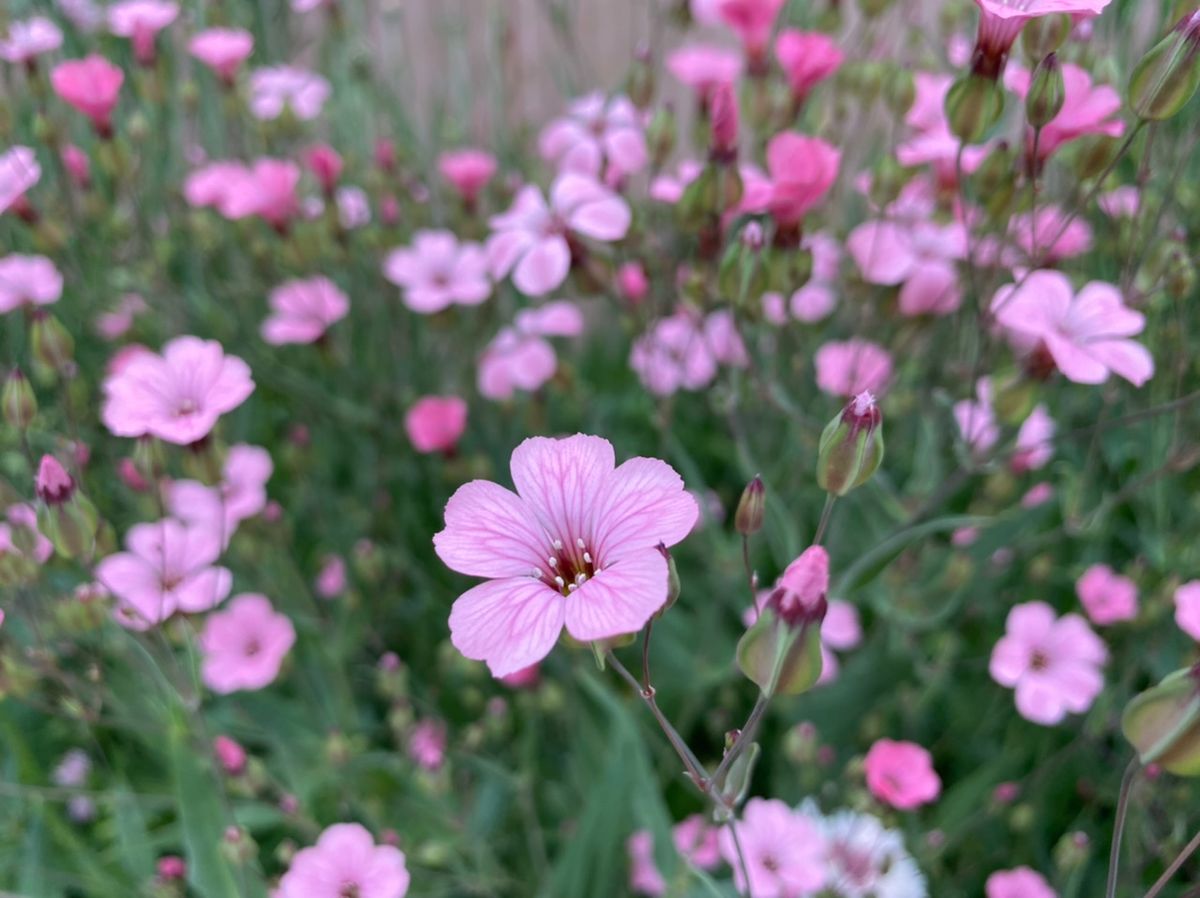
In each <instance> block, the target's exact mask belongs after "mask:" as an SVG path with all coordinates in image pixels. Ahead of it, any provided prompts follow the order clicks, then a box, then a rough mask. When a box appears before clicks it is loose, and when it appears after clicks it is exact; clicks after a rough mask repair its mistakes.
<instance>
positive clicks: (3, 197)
mask: <svg viewBox="0 0 1200 898" xmlns="http://www.w3.org/2000/svg"><path fill="white" fill-rule="evenodd" d="M41 177H42V167H41V166H40V165H38V161H37V156H35V155H34V154H33V150H31V149H30V148H29V147H22V146H15V147H12V148H10V149H8V150H6V151H5V152H4V153H0V213H3V212H5V211H7V210H8V209H9V208H10V207H12V206H14V205H18V204H19V203H20V202H22V201H23V200H24V196H25V191H26V190H28V189H29V188H30V187H32V186H33V185H34V184H36V183H37V182H38V179H40V178H41Z"/></svg>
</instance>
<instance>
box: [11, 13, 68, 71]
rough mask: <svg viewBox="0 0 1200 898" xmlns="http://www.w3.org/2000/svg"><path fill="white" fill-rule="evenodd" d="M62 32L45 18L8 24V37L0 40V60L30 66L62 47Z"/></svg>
mask: <svg viewBox="0 0 1200 898" xmlns="http://www.w3.org/2000/svg"><path fill="white" fill-rule="evenodd" d="M62 40H63V36H62V31H60V30H59V27H58V26H57V25H55V24H54V23H53V22H52V21H50V20H49V19H47V18H46V17H45V16H31V17H30V18H28V19H25V20H23V21H17V22H10V23H9V25H8V37H6V38H4V39H3V40H0V59H3V60H5V61H7V62H12V63H23V64H25V65H31V64H32V63H33V61H34V60H35V59H37V57H39V56H41V55H42V54H43V53H49V52H50V51H51V50H57V49H58V48H59V47H61V46H62Z"/></svg>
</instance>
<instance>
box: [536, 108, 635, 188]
mask: <svg viewBox="0 0 1200 898" xmlns="http://www.w3.org/2000/svg"><path fill="white" fill-rule="evenodd" d="M538 152H539V153H540V154H541V156H542V158H543V159H545V160H546V161H548V162H553V163H555V164H556V165H557V166H558V170H559V171H560V172H576V173H578V174H583V175H589V176H591V177H593V178H598V177H600V176H601V175H602V174H605V171H604V165H605V164H606V163H607V166H608V174H610V175H611V176H612V177H616V178H620V177H622V176H624V175H629V174H633V173H635V172H639V171H641V170H642V169H643V168H645V167H646V162H647V161H648V159H649V155H648V153H647V151H646V136H645V134H644V133H643V130H642V122H641V119H640V117H639V116H638V111H637V108H636V107H635V106H634V105H633V103H632V102H630V100H629V98H628V97H625V96H616V97H612V98H611V99H606V98H605V96H604V94H602V93H599V92H596V93H591V94H588V95H587V96H586V97H581V98H580V99H578V100H575V101H574V102H572V103H571V105H570V106H568V107H567V114H566V115H564V116H563V117H562V118H559V119H555V120H554V121H552V122H551V123H550V124H549V125H547V126H546V127H545V128H544V129H543V130H542V133H541V135H540V136H539V138H538Z"/></svg>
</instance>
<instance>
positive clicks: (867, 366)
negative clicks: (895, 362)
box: [813, 339, 892, 397]
mask: <svg viewBox="0 0 1200 898" xmlns="http://www.w3.org/2000/svg"><path fill="white" fill-rule="evenodd" d="M813 362H814V364H815V365H816V369H817V386H818V387H820V388H821V389H822V390H823V391H824V392H826V393H828V394H829V395H831V396H846V397H850V396H857V395H858V394H859V393H862V392H864V391H866V392H869V393H875V394H879V393H882V392H883V391H884V389H885V388H886V387H887V383H888V381H889V380H891V378H892V357H891V355H889V354H888V351H887V350H886V349H884V348H883V347H882V346H880V345H878V344H877V343H871V342H869V341H867V340H859V339H853V340H846V341H845V342H841V343H838V342H831V343H826V344H824V345H823V346H822V347H821V348H820V349H818V350H817V354H816V356H815V357H814V359H813Z"/></svg>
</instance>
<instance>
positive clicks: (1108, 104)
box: [1004, 62, 1125, 164]
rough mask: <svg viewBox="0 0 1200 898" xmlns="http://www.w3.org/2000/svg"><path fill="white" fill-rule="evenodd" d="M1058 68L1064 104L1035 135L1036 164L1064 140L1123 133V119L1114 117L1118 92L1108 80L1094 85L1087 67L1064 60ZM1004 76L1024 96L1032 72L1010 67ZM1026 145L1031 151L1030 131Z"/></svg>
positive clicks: (1116, 135) (1118, 108)
mask: <svg viewBox="0 0 1200 898" xmlns="http://www.w3.org/2000/svg"><path fill="white" fill-rule="evenodd" d="M1061 68H1062V77H1063V87H1064V94H1063V107H1062V110H1061V111H1060V112H1059V113H1058V115H1056V116H1055V117H1054V118H1053V120H1051V122H1050V123H1049V124H1048V125H1046V126H1045V127H1043V128H1042V130H1041V133H1040V134H1039V135H1038V139H1037V159H1036V162H1037V163H1039V164H1040V163H1042V162H1044V161H1045V160H1047V159H1049V158H1050V156H1051V155H1053V153H1054V151H1055V150H1057V149H1058V148H1059V147H1061V146H1062V145H1063V144H1065V143H1070V142H1071V141H1072V140H1078V139H1079V138H1080V137H1086V136H1087V135H1089V134H1106V135H1108V136H1109V137H1120V136H1121V135H1122V134H1124V133H1125V123H1124V122H1123V121H1121V120H1120V119H1118V118H1114V116H1115V115H1117V114H1118V113H1119V112H1120V111H1121V95H1120V94H1119V93H1117V91H1116V90H1114V89H1113V88H1111V87H1109V86H1108V85H1107V84H1102V85H1093V84H1092V76H1091V75H1089V74H1088V72H1087V70H1086V69H1081V68H1080V67H1079V66H1076V65H1071V64H1070V63H1069V62H1068V63H1064V64H1063V65H1062V67H1061ZM1004 80H1005V82H1006V83H1007V84H1008V86H1009V88H1010V89H1011V90H1013V91H1014V92H1015V93H1016V94H1017V95H1018V96H1020V97H1022V98H1024V97H1025V96H1026V95H1027V94H1028V93H1029V84H1030V81H1031V76H1030V74H1029V71H1028V70H1026V69H1022V68H1016V67H1013V68H1010V69H1009V70H1008V72H1007V74H1006V75H1005V79H1004ZM1028 145H1029V151H1030V153H1031V154H1032V152H1033V149H1034V146H1033V132H1032V131H1030V134H1029V139H1028Z"/></svg>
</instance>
